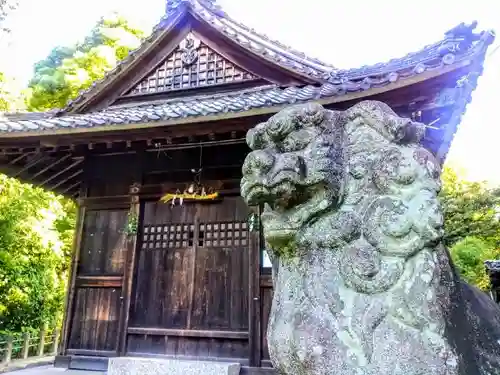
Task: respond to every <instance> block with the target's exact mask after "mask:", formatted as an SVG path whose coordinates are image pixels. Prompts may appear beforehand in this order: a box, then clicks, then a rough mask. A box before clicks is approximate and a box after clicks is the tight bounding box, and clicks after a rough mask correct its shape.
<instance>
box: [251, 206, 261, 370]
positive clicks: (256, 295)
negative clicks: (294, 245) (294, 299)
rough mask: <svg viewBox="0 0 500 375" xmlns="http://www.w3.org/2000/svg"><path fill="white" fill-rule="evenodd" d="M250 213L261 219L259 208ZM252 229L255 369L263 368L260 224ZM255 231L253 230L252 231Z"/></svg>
mask: <svg viewBox="0 0 500 375" xmlns="http://www.w3.org/2000/svg"><path fill="white" fill-rule="evenodd" d="M250 213H251V214H254V215H256V217H257V218H259V217H260V209H259V207H258V206H254V207H251V208H250ZM258 221H259V219H257V223H255V225H256V226H257V227H256V228H250V229H251V231H250V233H249V244H248V261H249V266H248V268H249V272H248V306H249V309H248V331H249V345H248V346H249V348H250V350H249V358H248V360H249V364H250V366H253V367H260V366H261V359H262V358H261V351H262V348H261V343H262V338H261V313H260V307H261V301H260V258H261V257H260V251H261V245H260V224H259V223H258ZM252 229H253V230H252Z"/></svg>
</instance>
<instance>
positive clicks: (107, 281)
mask: <svg viewBox="0 0 500 375" xmlns="http://www.w3.org/2000/svg"><path fill="white" fill-rule="evenodd" d="M122 283H123V277H122V276H77V278H76V284H75V285H76V287H78V288H82V287H86V288H98V287H99V288H121V286H122Z"/></svg>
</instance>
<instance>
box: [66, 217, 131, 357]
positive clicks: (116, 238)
mask: <svg viewBox="0 0 500 375" xmlns="http://www.w3.org/2000/svg"><path fill="white" fill-rule="evenodd" d="M83 218H84V222H83V228H82V234H81V244H80V260H79V262H78V266H77V268H76V278H75V287H74V297H73V298H74V307H73V313H72V319H71V326H70V329H69V339H68V344H67V348H68V352H70V353H73V354H88V353H99V354H101V355H105V354H112V353H113V352H116V350H117V345H118V341H117V337H118V321H119V315H120V306H121V298H122V282H123V276H124V264H125V259H126V238H125V233H124V231H123V228H125V225H126V221H127V211H126V210H85V213H84V214H83Z"/></svg>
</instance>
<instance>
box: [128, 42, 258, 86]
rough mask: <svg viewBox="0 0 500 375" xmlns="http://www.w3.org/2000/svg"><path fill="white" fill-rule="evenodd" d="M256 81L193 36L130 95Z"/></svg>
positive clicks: (180, 45) (252, 76) (253, 77)
mask: <svg viewBox="0 0 500 375" xmlns="http://www.w3.org/2000/svg"><path fill="white" fill-rule="evenodd" d="M256 78H257V77H255V76H254V75H253V74H251V73H249V72H247V71H244V70H243V69H241V68H239V67H238V66H236V65H235V64H233V63H232V62H230V61H228V60H226V59H225V58H224V57H222V56H221V55H219V54H218V53H217V52H215V51H214V50H212V49H211V48H209V47H208V46H207V45H205V44H203V43H201V42H200V41H199V40H198V39H196V37H194V36H193V35H191V34H190V35H188V36H187V37H186V38H185V39H184V40H183V41H182V42H181V43H180V44H179V46H178V47H177V48H176V49H175V51H174V52H173V53H172V54H171V55H170V56H168V57H167V58H166V59H165V61H164V62H163V63H161V65H160V66H159V67H158V68H157V69H156V70H155V71H154V72H153V73H152V74H150V75H149V76H148V77H146V78H145V79H144V80H142V82H140V83H139V84H138V85H137V86H136V87H135V88H133V89H132V90H131V91H130V92H128V93H127V94H126V95H134V94H148V93H158V92H165V91H171V90H178V89H188V88H194V87H201V86H211V85H218V84H224V83H229V82H242V81H249V80H254V79H256Z"/></svg>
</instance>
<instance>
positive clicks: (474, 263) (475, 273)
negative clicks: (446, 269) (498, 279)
mask: <svg viewBox="0 0 500 375" xmlns="http://www.w3.org/2000/svg"><path fill="white" fill-rule="evenodd" d="M450 253H451V258H452V259H453V262H454V263H455V266H456V267H457V269H458V271H459V273H460V276H462V278H464V279H465V280H466V281H467V282H469V283H471V284H473V285H476V286H477V287H478V288H480V289H482V290H488V288H489V286H490V282H489V276H488V274H487V273H486V269H485V266H484V261H486V260H492V259H497V258H499V257H500V251H499V250H495V249H494V248H493V247H492V246H491V245H489V244H488V243H487V242H485V241H483V240H481V239H480V238H477V237H472V236H471V237H465V238H464V239H463V240H460V241H458V242H457V243H456V244H455V245H453V246H452V247H451V249H450Z"/></svg>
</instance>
